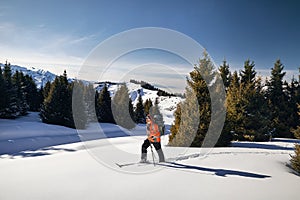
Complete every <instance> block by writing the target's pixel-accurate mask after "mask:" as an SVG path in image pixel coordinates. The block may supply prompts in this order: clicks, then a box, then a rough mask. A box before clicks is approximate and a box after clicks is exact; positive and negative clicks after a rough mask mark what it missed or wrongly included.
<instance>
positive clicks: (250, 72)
mask: <svg viewBox="0 0 300 200" xmlns="http://www.w3.org/2000/svg"><path fill="white" fill-rule="evenodd" d="M254 66H255V64H254V62H253V61H252V62H250V60H246V61H245V63H244V70H242V71H241V73H240V76H241V83H242V84H244V85H245V86H246V85H248V84H253V83H254V82H255V76H256V72H255V69H254ZM252 86H253V85H252Z"/></svg>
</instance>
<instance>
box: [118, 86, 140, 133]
mask: <svg viewBox="0 0 300 200" xmlns="http://www.w3.org/2000/svg"><path fill="white" fill-rule="evenodd" d="M128 93H129V91H128V88H127V86H126V85H125V84H123V85H121V86H120V88H119V89H118V91H117V92H116V94H115V96H114V98H113V100H112V112H113V116H114V119H115V122H116V124H118V125H120V126H122V127H124V128H127V129H132V128H134V127H135V123H134V121H133V119H134V112H133V106H132V101H131V99H130V98H129V94H128Z"/></svg>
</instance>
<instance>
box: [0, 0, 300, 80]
mask: <svg viewBox="0 0 300 200" xmlns="http://www.w3.org/2000/svg"><path fill="white" fill-rule="evenodd" d="M299 12H300V1H299V0H206V1H202V0H195V1H193V0H183V1H179V0H177V1H176V0H158V1H155V0H152V1H149V0H148V1H144V0H120V1H116V0H107V1H101V0H97V1H96V0H95V1H89V0H83V1H80V0H74V1H72V0H58V1H57V0H48V1H46V0H19V1H17V0H1V1H0V62H2V63H3V62H5V60H6V59H8V60H9V61H10V62H11V63H12V64H20V65H25V66H28V65H30V66H36V67H40V68H45V69H50V70H52V71H54V72H56V73H61V71H63V69H64V68H66V67H67V68H68V70H69V71H71V73H72V72H75V71H76V70H78V68H79V66H80V65H81V64H82V63H83V61H84V59H85V58H86V57H87V56H88V55H89V52H90V51H91V50H92V49H93V48H95V46H96V45H98V44H99V43H100V42H102V41H103V40H105V39H107V38H108V37H110V36H112V35H114V34H117V33H119V32H122V31H126V30H128V29H132V28H138V27H164V28H169V29H173V30H176V31H179V32H182V33H184V34H186V35H188V36H189V37H191V38H193V39H194V40H196V41H197V42H198V43H200V44H201V45H203V46H204V47H205V48H206V49H207V51H208V53H209V54H210V55H211V57H212V58H213V59H214V61H215V62H216V64H218V65H219V64H221V62H222V60H223V59H224V58H226V60H227V61H228V62H229V64H230V65H231V67H232V69H238V70H239V69H241V68H242V66H243V62H244V61H245V60H246V59H248V58H249V59H250V60H253V61H255V63H256V69H257V70H260V71H261V72H262V73H264V70H267V71H268V73H269V70H270V68H271V67H272V66H273V63H274V62H275V60H276V59H278V58H280V59H281V60H282V62H283V64H284V65H285V69H286V70H288V71H289V70H290V72H289V74H293V73H296V71H297V69H298V67H300V14H299ZM200 56H201V54H199V57H200ZM189 71H191V70H189Z"/></svg>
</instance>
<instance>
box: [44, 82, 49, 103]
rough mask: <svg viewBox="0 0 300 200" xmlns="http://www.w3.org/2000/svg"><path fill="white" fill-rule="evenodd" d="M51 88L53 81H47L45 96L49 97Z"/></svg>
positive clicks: (45, 97)
mask: <svg viewBox="0 0 300 200" xmlns="http://www.w3.org/2000/svg"><path fill="white" fill-rule="evenodd" d="M50 88H51V82H50V81H47V83H46V85H45V87H44V88H43V98H44V99H47V97H48V95H49V92H50Z"/></svg>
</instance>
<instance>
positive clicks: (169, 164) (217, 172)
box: [158, 162, 271, 179]
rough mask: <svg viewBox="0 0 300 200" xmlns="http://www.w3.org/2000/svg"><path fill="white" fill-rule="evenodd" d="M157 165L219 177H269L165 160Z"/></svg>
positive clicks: (267, 176)
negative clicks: (207, 173) (210, 173)
mask: <svg viewBox="0 0 300 200" xmlns="http://www.w3.org/2000/svg"><path fill="white" fill-rule="evenodd" d="M158 165H161V166H165V167H171V168H175V169H189V170H198V171H202V172H212V173H214V174H215V175H217V176H221V177H227V175H234V176H241V177H246V178H260V179H262V178H271V176H269V175H263V174H256V173H251V172H243V171H237V170H228V169H214V168H207V167H199V166H193V165H185V164H180V163H176V162H167V163H158Z"/></svg>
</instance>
